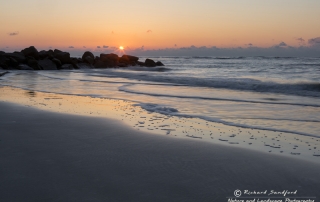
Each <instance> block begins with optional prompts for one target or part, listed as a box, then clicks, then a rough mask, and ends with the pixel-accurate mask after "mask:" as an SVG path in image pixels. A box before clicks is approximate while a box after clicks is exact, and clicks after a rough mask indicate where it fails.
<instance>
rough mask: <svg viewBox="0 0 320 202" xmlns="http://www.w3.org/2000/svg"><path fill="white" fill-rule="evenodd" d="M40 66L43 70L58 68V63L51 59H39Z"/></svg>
mask: <svg viewBox="0 0 320 202" xmlns="http://www.w3.org/2000/svg"><path fill="white" fill-rule="evenodd" d="M38 63H39V66H40V67H41V68H42V69H43V70H57V69H58V68H57V65H56V64H55V63H54V62H52V61H51V60H49V59H44V60H39V62H38Z"/></svg>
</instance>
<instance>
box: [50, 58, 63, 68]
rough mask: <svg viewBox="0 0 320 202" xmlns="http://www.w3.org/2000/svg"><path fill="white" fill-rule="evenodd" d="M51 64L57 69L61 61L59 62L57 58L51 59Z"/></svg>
mask: <svg viewBox="0 0 320 202" xmlns="http://www.w3.org/2000/svg"><path fill="white" fill-rule="evenodd" d="M51 61H52V62H54V64H56V65H57V67H58V69H59V68H60V67H61V65H62V64H61V61H60V60H59V59H57V58H53V59H52V60H51Z"/></svg>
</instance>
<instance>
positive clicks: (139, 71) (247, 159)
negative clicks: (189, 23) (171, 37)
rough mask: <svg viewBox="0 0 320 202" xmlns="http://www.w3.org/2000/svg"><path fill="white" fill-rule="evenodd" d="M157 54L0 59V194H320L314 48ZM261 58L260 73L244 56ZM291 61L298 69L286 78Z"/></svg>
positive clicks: (129, 197) (50, 197) (122, 197)
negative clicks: (56, 60)
mask: <svg viewBox="0 0 320 202" xmlns="http://www.w3.org/2000/svg"><path fill="white" fill-rule="evenodd" d="M143 60H144V59H143ZM161 61H164V62H165V63H166V66H165V67H152V68H150V67H140V66H134V67H126V68H107V69H73V70H53V71H49V70H48V71H24V70H8V71H6V74H3V75H2V76H1V77H0V109H1V110H0V128H1V134H0V144H1V147H0V149H1V151H0V154H1V155H0V161H1V162H2V164H1V172H0V175H1V176H0V179H1V180H2V182H3V183H2V184H1V185H0V186H1V189H0V198H1V199H2V200H3V201H228V202H229V201H230V202H235V201H238V202H240V201H241V200H243V201H247V202H249V201H261V202H262V201H263V202H265V201H268V202H276V201H281V202H282V201H295V202H305V201H316V199H317V198H319V193H318V190H319V187H320V174H319V168H320V161H319V158H320V146H319V144H320V142H319V141H320V138H319V133H318V132H319V131H320V128H319V124H318V123H319V120H320V119H319V118H320V111H319V108H320V105H319V102H318V101H319V97H320V95H319V91H318V89H317V85H318V84H317V79H318V76H317V75H314V74H311V72H312V71H313V70H316V69H315V68H316V65H317V64H318V63H317V60H316V59H314V58H311V59H310V58H309V59H306V58H289V59H287V58H282V59H278V58H262V59H261V58H223V59H221V58H215V57H210V58H209V57H206V58H202V57H200V58H197V57H196V58H185V57H182V58H171V57H162V58H161ZM268 61H271V62H272V65H273V66H277V67H278V68H282V69H279V70H277V71H278V72H273V71H271V70H270V71H269V70H268V71H269V72H268V75H269V76H270V78H269V77H265V78H264V74H265V71H266V70H263V69H259V68H257V67H256V66H255V65H256V64H257V63H259V64H264V63H266V62H268ZM306 63H307V64H308V65H306ZM230 64H232V67H229V66H230ZM208 65H210V67H208ZM220 65H224V68H223V69H221V68H220V67H219V66H220ZM272 65H271V66H270V69H271V68H272ZM292 65H296V66H297V69H299V68H301V66H305V67H308V68H309V69H308V68H306V69H305V70H304V74H300V77H299V78H297V75H296V73H294V71H293V70H292V69H291V72H293V73H290V72H288V71H287V68H288V67H289V66H290V67H291V66H292ZM239 69H240V70H239ZM253 70H254V71H255V72H254V73H252V71H253ZM3 72H5V71H3ZM257 72H258V73H257ZM284 73H285V74H284Z"/></svg>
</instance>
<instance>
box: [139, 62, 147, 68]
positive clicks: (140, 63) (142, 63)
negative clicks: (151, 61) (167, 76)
mask: <svg viewBox="0 0 320 202" xmlns="http://www.w3.org/2000/svg"><path fill="white" fill-rule="evenodd" d="M137 64H138V65H139V66H141V67H144V66H146V64H145V63H144V62H140V61H137Z"/></svg>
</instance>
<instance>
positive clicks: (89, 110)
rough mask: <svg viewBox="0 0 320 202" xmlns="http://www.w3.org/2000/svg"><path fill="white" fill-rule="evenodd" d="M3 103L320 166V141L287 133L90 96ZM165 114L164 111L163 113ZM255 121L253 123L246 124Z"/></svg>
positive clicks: (7, 91)
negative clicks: (103, 119)
mask: <svg viewBox="0 0 320 202" xmlns="http://www.w3.org/2000/svg"><path fill="white" fill-rule="evenodd" d="M0 94H1V97H0V100H2V101H7V102H13V103H18V104H22V105H25V106H27V107H36V108H39V109H43V110H49V111H54V112H61V113H72V114H77V115H86V116H94V117H106V118H112V119H116V120H119V121H122V122H124V123H126V124H128V125H129V126H131V127H132V128H133V129H135V130H140V131H145V132H148V133H154V134H160V135H166V136H171V137H173V138H189V139H194V141H206V142H211V143H215V144H223V145H228V146H233V147H242V148H247V149H252V150H257V151H262V152H267V153H272V154H275V155H285V156H290V157H294V158H299V159H304V160H310V161H313V162H317V163H320V138H317V137H308V136H301V135H297V134H292V133H286V132H279V131H278V132H277V131H269V130H259V129H252V128H251V129H250V128H241V127H235V126H226V125H224V124H219V123H214V122H209V121H205V120H202V119H198V118H187V117H177V116H171V115H165V114H159V113H156V112H150V111H146V110H144V109H143V108H141V106H139V105H137V103H134V102H129V101H124V100H118V99H106V98H92V97H90V96H72V95H62V94H55V93H43V92H36V93H35V92H34V91H25V90H21V89H16V88H10V87H3V88H0ZM163 110H165V109H163ZM247 121H253V120H247Z"/></svg>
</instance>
